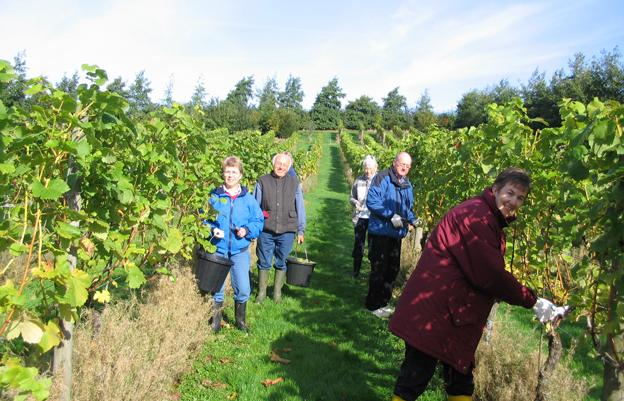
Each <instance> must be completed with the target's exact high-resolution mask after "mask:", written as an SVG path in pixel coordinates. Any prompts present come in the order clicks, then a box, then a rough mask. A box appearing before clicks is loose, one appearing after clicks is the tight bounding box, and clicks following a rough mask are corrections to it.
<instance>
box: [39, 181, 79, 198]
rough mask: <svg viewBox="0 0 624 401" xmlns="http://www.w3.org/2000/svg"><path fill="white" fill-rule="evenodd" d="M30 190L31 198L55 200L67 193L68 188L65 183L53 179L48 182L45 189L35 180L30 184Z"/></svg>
mask: <svg viewBox="0 0 624 401" xmlns="http://www.w3.org/2000/svg"><path fill="white" fill-rule="evenodd" d="M31 189H32V192H33V196H35V197H36V198H41V199H47V200H55V199H58V198H59V196H61V195H63V194H64V193H65V192H67V191H69V189H70V188H69V185H67V183H66V182H65V181H63V180H61V179H59V178H54V179H52V180H50V182H49V183H48V186H47V187H46V186H45V185H43V184H42V183H41V181H39V180H35V181H33V183H32V184H31Z"/></svg>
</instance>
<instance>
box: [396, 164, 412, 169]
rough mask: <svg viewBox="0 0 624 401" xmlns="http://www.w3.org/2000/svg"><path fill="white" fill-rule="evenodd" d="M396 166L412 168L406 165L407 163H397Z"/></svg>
mask: <svg viewBox="0 0 624 401" xmlns="http://www.w3.org/2000/svg"><path fill="white" fill-rule="evenodd" d="M397 166H399V167H403V168H412V165H411V164H407V163H397Z"/></svg>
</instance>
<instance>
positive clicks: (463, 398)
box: [448, 395, 472, 401]
mask: <svg viewBox="0 0 624 401" xmlns="http://www.w3.org/2000/svg"><path fill="white" fill-rule="evenodd" d="M448 401H472V396H471V395H449V396H448Z"/></svg>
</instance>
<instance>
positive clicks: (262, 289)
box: [256, 269, 269, 304]
mask: <svg viewBox="0 0 624 401" xmlns="http://www.w3.org/2000/svg"><path fill="white" fill-rule="evenodd" d="M268 284H269V271H268V270H260V269H258V295H257V296H256V303H257V304H260V303H262V301H264V299H265V298H266V291H267V285H268Z"/></svg>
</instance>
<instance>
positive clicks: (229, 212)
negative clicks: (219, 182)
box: [206, 186, 264, 256]
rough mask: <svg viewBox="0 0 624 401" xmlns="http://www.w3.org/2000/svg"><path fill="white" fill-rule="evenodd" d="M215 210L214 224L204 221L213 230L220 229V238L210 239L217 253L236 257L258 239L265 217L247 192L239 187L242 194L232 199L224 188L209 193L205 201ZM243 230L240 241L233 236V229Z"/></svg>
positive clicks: (234, 230)
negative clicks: (253, 240) (243, 233)
mask: <svg viewBox="0 0 624 401" xmlns="http://www.w3.org/2000/svg"><path fill="white" fill-rule="evenodd" d="M208 203H210V206H212V208H213V209H215V210H216V211H217V213H218V214H217V219H216V221H207V222H206V223H207V224H209V225H210V226H211V227H212V228H219V229H221V230H223V232H224V234H225V235H224V236H223V238H214V237H213V238H212V240H211V242H212V243H213V244H215V245H216V246H217V253H219V254H222V255H229V256H231V255H236V254H237V253H240V252H243V251H245V250H246V249H247V248H248V247H249V243H250V242H251V240H252V239H254V238H257V237H258V235H260V232H261V231H262V227H263V226H264V216H263V214H262V210H261V209H260V205H258V202H257V201H256V199H255V198H254V197H253V195H252V194H251V193H250V192H249V191H248V190H247V188H246V187H241V193H240V194H238V196H237V197H236V198H234V200H232V198H231V197H230V195H228V194H227V193H226V192H225V190H224V189H223V187H222V186H221V187H218V188H216V189H214V190H213V191H212V192H211V193H210V199H209V201H208ZM243 227H244V228H245V229H246V230H247V234H246V235H245V237H243V238H238V237H237V236H236V230H238V229H239V228H243Z"/></svg>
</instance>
